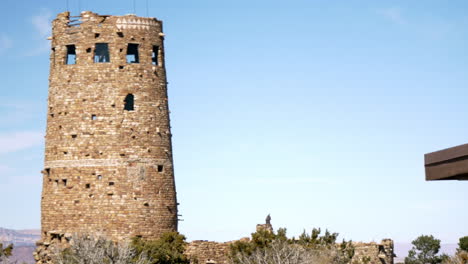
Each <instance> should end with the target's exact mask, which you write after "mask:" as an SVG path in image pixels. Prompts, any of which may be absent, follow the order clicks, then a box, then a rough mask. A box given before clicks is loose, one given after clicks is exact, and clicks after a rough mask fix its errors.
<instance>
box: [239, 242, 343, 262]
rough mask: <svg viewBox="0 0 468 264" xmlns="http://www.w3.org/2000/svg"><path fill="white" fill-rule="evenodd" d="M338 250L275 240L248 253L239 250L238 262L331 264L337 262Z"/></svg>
mask: <svg viewBox="0 0 468 264" xmlns="http://www.w3.org/2000/svg"><path fill="white" fill-rule="evenodd" d="M337 256H338V252H337V251H336V250H334V249H325V248H324V249H320V250H318V249H310V248H305V247H303V246H301V245H298V244H290V243H288V242H287V241H281V240H275V241H273V242H272V243H271V244H270V246H269V247H265V248H258V249H256V250H255V251H254V252H252V253H250V254H247V253H245V252H238V253H237V255H236V256H234V257H233V258H234V259H235V261H233V260H231V261H233V262H235V263H237V264H329V263H336V258H337Z"/></svg>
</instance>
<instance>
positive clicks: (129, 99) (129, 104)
mask: <svg viewBox="0 0 468 264" xmlns="http://www.w3.org/2000/svg"><path fill="white" fill-rule="evenodd" d="M124 102H125V106H124V110H127V111H133V110H135V96H133V94H127V96H125V100H124Z"/></svg>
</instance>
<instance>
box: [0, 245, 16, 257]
mask: <svg viewBox="0 0 468 264" xmlns="http://www.w3.org/2000/svg"><path fill="white" fill-rule="evenodd" d="M12 254H13V244H10V245H8V246H7V247H5V248H4V247H3V244H2V243H0V257H10V256H11V255H12Z"/></svg>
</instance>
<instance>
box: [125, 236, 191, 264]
mask: <svg viewBox="0 0 468 264" xmlns="http://www.w3.org/2000/svg"><path fill="white" fill-rule="evenodd" d="M186 244H187V243H186V242H185V236H184V235H181V234H179V233H178V232H167V233H164V234H163V235H162V236H161V238H160V239H158V240H144V239H141V238H134V239H133V241H132V244H131V246H132V247H133V249H134V250H135V253H136V255H137V256H142V255H144V256H147V257H148V258H149V259H150V263H151V264H188V263H190V261H189V259H188V258H187V257H186V256H185V255H184V250H185V246H186Z"/></svg>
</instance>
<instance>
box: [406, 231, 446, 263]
mask: <svg viewBox="0 0 468 264" xmlns="http://www.w3.org/2000/svg"><path fill="white" fill-rule="evenodd" d="M411 243H412V244H413V248H412V249H411V250H410V251H409V252H408V257H406V258H405V264H437V263H442V261H444V259H446V258H447V256H445V255H442V256H439V255H437V254H438V253H439V250H440V240H439V239H436V238H434V237H433V236H432V235H421V236H419V237H418V238H416V239H415V240H413V241H412V242H411Z"/></svg>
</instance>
